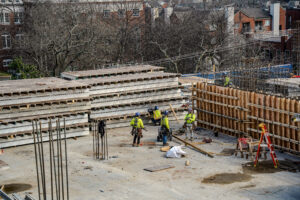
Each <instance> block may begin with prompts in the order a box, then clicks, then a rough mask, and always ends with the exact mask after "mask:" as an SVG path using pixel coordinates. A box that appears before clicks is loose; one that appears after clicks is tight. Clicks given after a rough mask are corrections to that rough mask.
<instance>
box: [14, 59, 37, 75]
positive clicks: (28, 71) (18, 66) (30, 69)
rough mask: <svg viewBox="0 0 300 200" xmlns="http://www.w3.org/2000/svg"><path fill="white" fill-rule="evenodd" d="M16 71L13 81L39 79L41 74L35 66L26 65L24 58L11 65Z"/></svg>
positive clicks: (15, 60)
mask: <svg viewBox="0 0 300 200" xmlns="http://www.w3.org/2000/svg"><path fill="white" fill-rule="evenodd" d="M9 67H10V69H11V70H13V71H14V73H13V75H12V79H29V78H39V77H41V74H40V72H39V70H38V69H37V67H36V66H35V65H29V64H25V63H24V62H23V60H22V58H15V59H14V60H13V62H12V63H10V65H9Z"/></svg>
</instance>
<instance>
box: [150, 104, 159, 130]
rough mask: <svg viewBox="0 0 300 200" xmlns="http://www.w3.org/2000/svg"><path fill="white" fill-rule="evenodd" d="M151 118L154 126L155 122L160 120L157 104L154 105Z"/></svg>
mask: <svg viewBox="0 0 300 200" xmlns="http://www.w3.org/2000/svg"><path fill="white" fill-rule="evenodd" d="M151 120H152V122H153V124H154V125H155V126H156V123H158V124H159V122H160V120H161V112H160V110H159V108H158V106H155V107H154V111H153V116H152V118H151Z"/></svg>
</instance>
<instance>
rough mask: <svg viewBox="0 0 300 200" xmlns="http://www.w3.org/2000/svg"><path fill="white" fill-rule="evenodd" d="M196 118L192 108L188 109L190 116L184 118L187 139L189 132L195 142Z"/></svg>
mask: <svg viewBox="0 0 300 200" xmlns="http://www.w3.org/2000/svg"><path fill="white" fill-rule="evenodd" d="M195 119H196V117H195V114H194V113H193V110H192V109H191V108H189V109H188V114H186V115H185V118H184V121H185V123H184V127H185V128H186V131H185V139H186V140H187V139H188V132H189V133H190V134H191V137H190V139H191V140H193V139H194V132H193V125H194V121H195Z"/></svg>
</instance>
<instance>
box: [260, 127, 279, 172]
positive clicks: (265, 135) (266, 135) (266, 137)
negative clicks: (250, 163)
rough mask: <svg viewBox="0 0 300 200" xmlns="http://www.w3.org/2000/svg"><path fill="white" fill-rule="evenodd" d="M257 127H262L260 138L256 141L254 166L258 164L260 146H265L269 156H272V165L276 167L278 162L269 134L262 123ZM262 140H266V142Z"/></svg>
mask: <svg viewBox="0 0 300 200" xmlns="http://www.w3.org/2000/svg"><path fill="white" fill-rule="evenodd" d="M259 127H260V128H261V129H262V131H261V136H260V140H259V143H258V149H257V153H256V157H255V161H254V167H256V165H257V164H258V159H259V151H260V147H262V146H267V147H268V148H269V150H270V156H271V158H272V161H273V164H274V167H275V168H277V166H278V164H279V163H278V160H277V157H276V154H275V151H274V147H273V145H272V143H271V139H270V135H269V133H268V131H267V127H266V125H265V124H264V123H261V124H259ZM264 141H265V142H266V144H265V142H264Z"/></svg>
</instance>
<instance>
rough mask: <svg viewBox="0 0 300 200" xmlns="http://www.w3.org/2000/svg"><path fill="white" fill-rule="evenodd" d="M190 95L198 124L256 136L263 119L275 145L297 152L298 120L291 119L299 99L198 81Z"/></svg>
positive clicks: (299, 142) (299, 106)
mask: <svg viewBox="0 0 300 200" xmlns="http://www.w3.org/2000/svg"><path fill="white" fill-rule="evenodd" d="M192 99H193V101H192V102H193V109H194V110H196V111H197V122H198V126H199V127H202V128H206V129H210V130H213V131H216V132H222V133H225V134H228V135H232V136H236V137H239V136H240V135H242V134H244V135H249V136H251V137H253V138H255V139H258V138H259V137H260V130H259V128H258V124H259V123H262V122H263V123H265V124H266V126H267V128H268V131H269V133H270V135H271V138H272V142H273V144H274V146H275V147H276V148H278V149H281V150H284V151H289V152H292V153H296V154H299V153H300V122H294V121H293V120H292V117H293V115H295V114H297V113H298V114H299V113H300V101H298V100H293V99H287V98H281V97H276V96H271V95H265V94H259V93H255V92H249V91H243V90H239V89H233V88H227V87H221V86H216V85H212V84H207V83H200V82H199V83H197V84H194V85H193V88H192Z"/></svg>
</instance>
